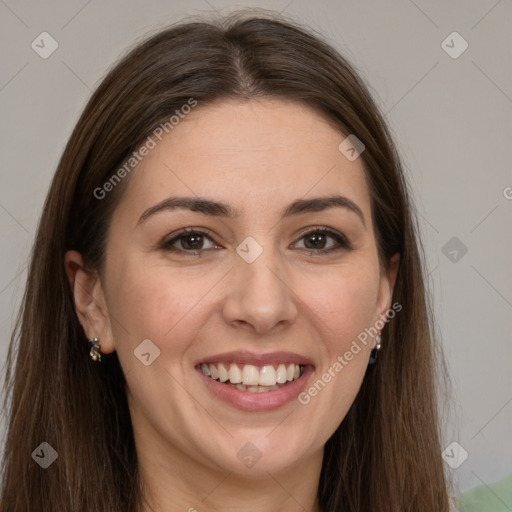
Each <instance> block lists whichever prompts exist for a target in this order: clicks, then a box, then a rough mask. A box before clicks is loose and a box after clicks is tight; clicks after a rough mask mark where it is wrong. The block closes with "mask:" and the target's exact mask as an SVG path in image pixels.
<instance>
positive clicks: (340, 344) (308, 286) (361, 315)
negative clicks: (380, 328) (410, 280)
mask: <svg viewBox="0 0 512 512" xmlns="http://www.w3.org/2000/svg"><path fill="white" fill-rule="evenodd" d="M309 277H311V276H309ZM317 277H318V279H317V278H315V279H314V280H311V279H308V282H306V281H304V282H303V283H302V284H301V289H302V290H303V291H302V292H301V293H300V297H301V300H302V301H303V302H304V303H305V304H306V305H307V309H309V310H310V311H311V312H312V313H313V314H314V317H315V318H316V322H317V324H318V325H319V326H321V328H322V332H323V333H324V335H325V340H326V341H327V340H328V343H327V346H328V348H329V351H330V352H332V350H333V349H336V350H337V351H340V350H343V349H344V348H345V347H346V346H347V345H348V346H350V343H351V341H352V340H353V339H356V338H357V336H358V335H359V334H360V333H361V332H362V331H364V329H366V328H368V327H370V326H371V325H372V322H373V321H374V320H375V314H376V306H377V297H378V273H377V272H376V271H375V269H374V268H373V267H371V266H359V267H352V266H350V267H349V266H347V267H345V268H341V269H337V270H333V271H332V272H325V273H324V275H319V276H317ZM312 283H314V285H312Z"/></svg>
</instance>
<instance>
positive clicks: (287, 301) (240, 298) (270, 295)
mask: <svg viewBox="0 0 512 512" xmlns="http://www.w3.org/2000/svg"><path fill="white" fill-rule="evenodd" d="M277 258H278V257H276V255H275V254H274V253H273V252H272V251H271V250H267V249H266V250H264V251H263V253H262V254H261V255H260V256H259V257H258V258H257V259H256V260H255V261H253V262H252V263H247V262H246V261H244V260H243V259H242V258H239V259H238V260H237V261H236V263H235V268H234V269H233V270H232V271H231V280H232V281H231V284H230V292H229V293H228V296H227V298H226V301H225V303H224V306H223V316H224V319H225V321H226V322H227V323H228V324H229V325H235V326H242V327H243V328H245V329H249V330H253V331H254V332H255V333H257V334H260V335H261V334H268V333H272V332H274V331H275V330H277V329H280V328H283V327H284V326H286V325H291V324H293V322H294V321H295V320H296V318H297V314H298V307H297V302H298V299H297V296H296V294H295V293H294V291H293V288H292V283H291V282H290V278H289V276H287V274H286V273H285V272H282V271H280V270H279V268H278V267H277Z"/></svg>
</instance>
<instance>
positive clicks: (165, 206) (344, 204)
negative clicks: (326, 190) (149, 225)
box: [137, 195, 366, 227]
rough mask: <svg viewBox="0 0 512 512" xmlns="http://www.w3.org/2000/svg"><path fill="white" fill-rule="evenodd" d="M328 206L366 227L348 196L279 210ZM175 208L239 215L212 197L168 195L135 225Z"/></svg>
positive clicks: (297, 212)
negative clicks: (345, 210)
mask: <svg viewBox="0 0 512 512" xmlns="http://www.w3.org/2000/svg"><path fill="white" fill-rule="evenodd" d="M329 208H344V209H347V210H349V211H351V212H353V213H355V214H356V215H357V216H358V217H359V218H360V219H361V222H362V223H363V226H365V227H366V223H365V219H364V215H363V212H362V211H361V208H359V206H357V204H356V203H354V201H352V200H351V199H349V198H348V197H344V196H340V195H337V196H329V197H315V198H312V199H297V200H296V201H293V203H290V204H289V205H288V206H287V207H286V208H284V209H283V210H282V211H281V218H286V217H293V216H296V215H301V214H304V213H313V212H321V211H324V210H327V209H329ZM177 209H186V210H190V211H193V212H199V213H202V214H204V215H210V216H212V217H224V218H230V219H235V218H237V217H239V216H240V212H239V211H238V210H237V209H236V208H234V207H233V206H231V205H229V204H226V203H222V202H219V201H214V200H212V199H208V198H204V197H169V198H167V199H164V200H163V201H161V202H160V203H158V204H156V205H154V206H151V207H150V208H148V209H147V210H146V211H145V212H144V213H143V214H142V215H141V216H140V218H139V220H138V221H137V225H139V224H142V223H143V222H144V221H146V220H147V219H148V218H149V217H152V216H153V215H155V214H156V213H158V212H162V211H169V210H171V211H172V210H177Z"/></svg>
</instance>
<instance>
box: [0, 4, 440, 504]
mask: <svg viewBox="0 0 512 512" xmlns="http://www.w3.org/2000/svg"><path fill="white" fill-rule="evenodd" d="M258 97H273V98H281V99H286V100H292V101H296V102H302V103H303V104H306V105H309V106H310V107H313V108H314V109H315V110H316V111H317V112H319V113H320V114H321V115H323V116H324V118H325V119H327V120H329V121H330V122H332V123H334V125H335V126H337V127H338V129H339V130H340V135H341V134H342V133H343V134H356V136H357V137H358V138H359V139H360V140H361V141H362V142H363V144H364V145H365V151H364V152H363V153H362V155H361V158H362V159H363V162H364V166H365V171H366V178H367V182H368V186H369V189H370V194H371V205H372V216H373V223H374V227H375V233H376V239H377V245H378V250H379V257H380V260H381V263H382V265H383V266H385V265H386V264H387V262H388V260H389V258H390V257H391V256H392V255H393V254H395V253H399V254H400V267H399V271H398V275H397V279H396V284H395V289H394V294H393V302H398V303H399V304H400V305H401V306H402V311H401V312H400V313H398V314H397V315H396V317H395V318H394V319H393V320H392V321H390V322H389V323H387V324H386V325H385V327H384V329H383V332H382V345H383V348H382V349H381V351H380V352H379V355H378V360H377V363H376V364H375V365H374V366H373V367H372V368H371V370H370V369H369V370H368V371H367V373H366V375H365V378H364V380H363V383H362V386H361V388H360V391H359V393H358V395H357V397H356V399H355V401H354V403H353V404H352V406H351V408H350V410H349V412H348V413H347V415H346V417H345V418H344V420H343V421H342V423H341V424H340V426H339V427H338V429H337V430H336V432H335V433H334V434H333V435H332V437H331V438H330V439H329V440H328V441H327V443H326V446H325V455H324V460H323V466H322V471H321V477H320V484H319V489H318V499H319V504H320V506H321V508H322V510H323V512H335V511H342V510H343V511H345V512H377V511H378V512H392V511H393V512H398V511H400V512H403V511H405V510H407V511H409V512H424V511H426V510H428V511H436V512H448V510H449V497H448V495H449V486H448V482H447V478H446V475H445V473H444V468H443V462H442V459H441V451H442V448H441V446H440V438H441V432H440V430H441V429H440V425H439V415H438V414H439V410H438V399H439V392H438V389H437V384H438V383H439V382H440V381H441V380H442V379H441V377H442V376H443V375H444V374H443V373H442V372H438V369H444V366H443V360H442V354H441V352H440V350H439V345H438V342H436V341H435V336H434V332H433V331H434V329H433V325H434V324H433V321H432V312H431V307H430V306H429V300H428V293H427V290H426V287H425V276H424V273H423V268H424V263H423V256H422V250H421V245H420V242H419V239H418V227H417V222H416V216H415V213H414V211H413V206H412V204H411V200H410V192H409V191H408V186H407V183H406V181H405V178H404V173H403V171H402V166H401V163H400V159H399V156H398V154H397V151H396V149H395V145H394V144H393V141H392V138H391V136H390V132H389V130H388V128H387V127H386V123H385V121H384V119H383V117H382V115H381V114H380V113H379V110H378V108H377V107H376V105H375V103H374V101H373V99H372V97H371V95H370V93H369V91H368V88H367V86H366V85H365V83H364V82H363V81H362V79H361V78H360V77H359V76H358V74H357V73H356V72H355V70H354V68H353V67H352V66H351V65H350V64H349V63H348V62H347V60H346V59H345V58H344V57H343V56H341V55H340V54H339V53H338V52H337V51H336V50H334V49H333V48H332V47H331V46H330V45H329V44H328V43H326V42H325V41H324V40H323V39H322V37H321V36H319V35H317V34H315V33H314V32H313V31H312V30H310V29H307V28H305V27H302V26H301V25H299V24H298V23H296V22H292V21H290V20H288V19H285V18H283V17H280V18H277V17H276V16H275V15H272V16H268V15H267V14H266V13H264V14H260V15H258V16H255V15H254V14H253V13H251V15H250V16H248V15H247V14H245V15H244V13H235V14H232V15H231V16H228V17H227V18H224V19H221V20H213V21H212V20H206V21H204V20H196V21H190V20H187V21H186V22H181V23H178V24H175V25H172V26H170V27H168V28H166V29H164V30H161V31H159V32H158V33H156V34H154V35H152V36H151V37H150V38H149V39H147V40H145V41H143V42H142V43H139V44H137V45H136V46H135V47H134V48H133V49H131V50H130V51H129V52H128V53H127V55H125V56H124V57H123V58H122V60H120V62H119V63H118V64H117V65H116V66H115V67H114V68H113V69H111V70H110V72H109V73H108V74H107V76H106V77H105V78H104V80H103V81H102V83H101V84H100V86H99V87H98V89H97V90H96V91H95V92H94V94H93V95H92V97H91V98H90V100H89V102H88V104H87V106H86V108H85V110H84V112H83V114H82V115H81V117H80V119H79V121H78V123H77V125H76V127H75V129H74V131H73V133H72V135H71V137H70V139H69V142H68V144H67V146H66V148H65V150H64V153H63V155H62V158H61V160H60V162H59V165H58V168H57V171H56V173H55V176H54V178H53V181H52V183H51V186H50V189H49V191H48V195H47V198H46V202H45V205H44V210H43V213H42V216H41V219H40V224H39V226H38V230H37V235H36V238H35V243H34V246H33V250H32V253H31V263H30V268H29V272H28V279H27V283H26V288H25V293H24V296H23V302H22V307H21V308H20V311H19V314H18V318H17V322H16V326H15V329H14V331H13V334H12V338H11V342H10V346H9V352H8V360H7V371H6V378H5V392H6V395H5V402H4V409H5V410H6V411H8V423H7V427H8V430H7V437H6V444H5V449H4V461H3V483H2V490H1V496H0V511H1V512H27V511H29V510H38V511H42V512H46V511H48V512H49V511H51V512H55V511H58V512H93V511H99V510H101V511H104V510H108V511H109V512H140V510H141V507H142V491H141V489H140V481H139V476H138V471H137V456H136V451H135V445H134V438H133V431H132V427H131V421H130V413H129V409H128V404H127V400H126V395H125V383H126V381H125V378H124V375H123V371H122V368H121V366H120V363H119V360H118V358H117V355H116V353H115V352H114V353H112V354H109V355H104V356H103V358H102V362H101V364H99V363H95V362H93V361H91V360H90V358H89V355H88V351H89V346H88V345H87V343H86V338H85V336H84V332H83V329H82V327H81V325H80V323H79V322H78V318H77V316H76V313H75V309H74V303H73V297H72V294H71V291H70V286H69V282H68V280H67V276H66V273H65V269H64V255H65V253H66V251H67V250H70V249H74V250H77V251H79V252H80V253H81V254H82V255H83V257H84V261H85V262H86V263H87V265H88V266H89V267H90V269H93V270H97V271H98V272H100V273H101V272H102V269H103V265H102V264H103V260H104V251H105V240H106V232H107V229H108V226H109V221H110V218H111V215H112V212H113V211H114V209H115V207H116V205H117V204H118V202H119V199H120V197H121V196H122V193H123V188H124V187H123V185H124V184H125V183H126V181H127V180H128V179H129V176H127V177H126V178H125V179H124V182H122V183H120V184H119V186H115V187H113V190H112V191H111V192H110V193H109V195H108V198H106V199H98V198H97V194H96V195H95V193H94V191H95V190H96V189H97V188H98V187H102V186H103V184H104V183H105V182H106V181H108V180H109V179H110V178H111V177H112V175H113V173H114V172H115V171H116V170H117V169H119V168H120V167H121V166H122V165H123V164H124V163H125V162H126V160H127V159H128V158H129V157H130V155H131V154H132V153H133V152H134V151H135V150H137V148H138V147H139V146H140V145H141V144H142V143H143V142H144V141H145V140H146V138H147V137H148V136H149V135H150V134H151V133H152V132H153V130H155V128H156V127H158V126H159V125H160V124H161V123H163V122H166V121H167V120H168V119H169V116H171V115H172V114H173V113H174V112H175V111H176V110H179V109H180V108H181V107H182V106H183V105H184V104H186V103H187V102H189V100H190V99H191V98H193V99H194V100H195V101H197V104H198V107H197V108H201V105H205V104H207V103H208V102H212V101H214V100H222V99H228V98H229V99H233V98H234V99H238V100H241V101H245V100H250V99H252V98H258ZM340 140H341V139H340ZM16 356H17V357H16ZM444 372H446V371H445V370H444ZM43 442H46V443H48V444H49V445H51V446H52V447H53V448H54V449H55V450H56V452H57V453H58V458H57V460H56V462H54V463H53V464H52V465H50V466H49V467H48V468H47V469H42V468H41V467H40V466H39V465H38V464H36V462H35V461H34V460H33V457H32V453H33V452H34V450H35V449H36V448H37V447H38V446H39V445H40V444H41V443H43Z"/></svg>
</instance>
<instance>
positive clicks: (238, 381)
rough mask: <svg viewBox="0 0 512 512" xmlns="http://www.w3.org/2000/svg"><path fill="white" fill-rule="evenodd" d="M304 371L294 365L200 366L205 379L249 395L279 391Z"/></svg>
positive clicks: (226, 364)
mask: <svg viewBox="0 0 512 512" xmlns="http://www.w3.org/2000/svg"><path fill="white" fill-rule="evenodd" d="M304 369H305V367H304V365H300V364H295V363H280V364H268V365H264V366H255V365H252V364H237V363H227V362H226V363H202V364H201V370H202V372H203V374H204V375H206V376H207V377H210V378H211V379H213V380H215V381H217V382H221V383H223V384H226V385H228V386H231V387H233V388H235V389H237V390H238V391H246V392H249V393H262V392H267V391H276V390H279V389H281V388H282V387H285V386H287V385H288V384H290V383H291V382H293V381H295V380H297V379H298V378H299V377H300V376H301V375H303V373H304Z"/></svg>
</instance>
